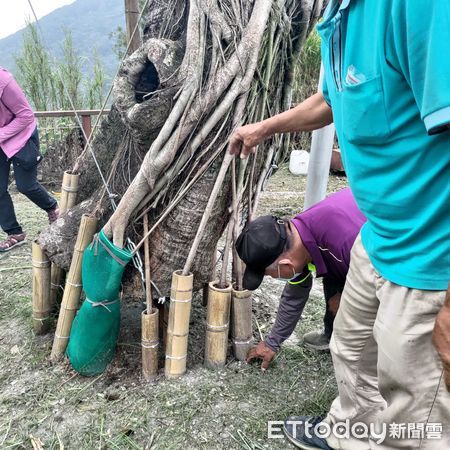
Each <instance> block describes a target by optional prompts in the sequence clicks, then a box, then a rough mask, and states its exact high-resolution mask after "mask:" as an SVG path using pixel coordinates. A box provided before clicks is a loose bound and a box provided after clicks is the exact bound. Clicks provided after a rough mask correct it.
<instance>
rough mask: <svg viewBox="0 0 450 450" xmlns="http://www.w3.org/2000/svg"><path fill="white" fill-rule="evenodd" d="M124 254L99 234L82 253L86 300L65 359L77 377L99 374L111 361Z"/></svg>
mask: <svg viewBox="0 0 450 450" xmlns="http://www.w3.org/2000/svg"><path fill="white" fill-rule="evenodd" d="M131 259H132V254H131V252H129V251H128V250H124V249H121V248H119V247H116V246H115V245H114V244H113V243H112V242H111V241H110V240H109V239H108V238H107V237H106V236H105V234H104V233H103V230H102V231H100V233H99V234H98V235H95V236H94V240H93V241H92V243H91V244H90V245H89V247H88V248H87V249H86V250H85V251H84V253H83V263H82V269H81V279H82V283H83V290H84V292H85V294H86V300H85V301H84V302H83V305H82V306H81V308H80V310H79V311H78V312H77V315H76V316H75V319H74V322H73V325H72V330H71V332H70V340H69V345H68V347H67V355H68V357H69V360H70V362H71V364H72V367H73V368H74V369H75V370H76V371H77V372H78V373H80V374H81V375H85V376H93V375H97V374H99V373H102V372H103V371H104V370H105V369H106V367H107V365H108V364H109V363H110V362H111V360H112V358H113V357H114V353H115V349H116V345H117V338H118V335H119V328H120V300H119V291H120V284H121V280H122V275H123V272H124V270H125V266H126V265H127V264H128V263H129V262H130V260H131Z"/></svg>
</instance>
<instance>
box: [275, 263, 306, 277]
mask: <svg viewBox="0 0 450 450" xmlns="http://www.w3.org/2000/svg"><path fill="white" fill-rule="evenodd" d="M277 267H278V279H279V280H282V281H292V280H294V279H295V278H297V277H298V276H300V275H301V274H302V272H296V271H295V270H294V268H293V267H292V266H291V269H292V273H293V275H292V278H283V277H282V276H281V274H280V265H279V264H278V266H277Z"/></svg>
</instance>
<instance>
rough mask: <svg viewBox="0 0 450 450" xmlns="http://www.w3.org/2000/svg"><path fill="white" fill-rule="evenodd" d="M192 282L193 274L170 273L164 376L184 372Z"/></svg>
mask: <svg viewBox="0 0 450 450" xmlns="http://www.w3.org/2000/svg"><path fill="white" fill-rule="evenodd" d="M193 282H194V277H193V275H192V274H188V275H183V274H182V271H181V270H177V271H175V272H174V273H173V275H172V287H171V292H170V309H169V321H168V325H167V344H166V364H165V376H166V378H178V377H180V376H182V375H183V374H184V373H185V372H186V358H187V346H188V335H189V318H190V315H191V304H192V288H193Z"/></svg>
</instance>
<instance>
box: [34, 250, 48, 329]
mask: <svg viewBox="0 0 450 450" xmlns="http://www.w3.org/2000/svg"><path fill="white" fill-rule="evenodd" d="M32 261H33V300H32V309H33V329H34V332H35V333H36V334H45V333H46V332H47V331H48V329H49V322H50V312H51V303H50V277H51V274H50V270H51V266H50V260H49V259H48V257H47V255H46V254H45V253H44V252H43V250H42V248H41V247H40V245H39V244H38V243H37V242H36V241H34V242H33V245H32Z"/></svg>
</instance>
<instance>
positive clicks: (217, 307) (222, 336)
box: [205, 281, 231, 369]
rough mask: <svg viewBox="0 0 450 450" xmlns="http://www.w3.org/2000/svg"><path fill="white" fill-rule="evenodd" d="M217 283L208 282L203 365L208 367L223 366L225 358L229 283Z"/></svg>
mask: <svg viewBox="0 0 450 450" xmlns="http://www.w3.org/2000/svg"><path fill="white" fill-rule="evenodd" d="M218 285H219V281H213V282H211V283H209V293H208V312H207V318H206V338H205V366H206V367H208V368H210V369H219V368H221V367H224V366H225V363H226V360H227V348H228V332H229V325H230V306H231V285H227V286H225V287H223V288H222V287H220V286H218Z"/></svg>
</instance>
